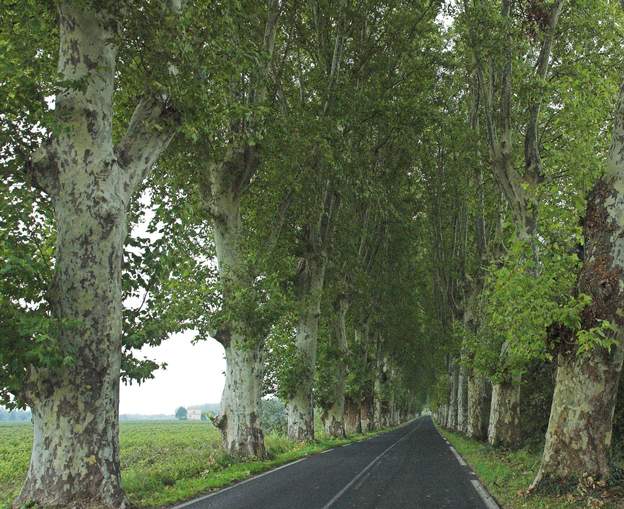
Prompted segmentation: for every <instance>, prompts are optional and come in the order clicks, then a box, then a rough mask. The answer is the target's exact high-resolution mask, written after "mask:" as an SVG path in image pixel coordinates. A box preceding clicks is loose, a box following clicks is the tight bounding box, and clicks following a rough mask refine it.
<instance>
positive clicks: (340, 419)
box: [323, 296, 349, 437]
mask: <svg viewBox="0 0 624 509" xmlns="http://www.w3.org/2000/svg"><path fill="white" fill-rule="evenodd" d="M348 308H349V304H348V301H347V299H346V297H345V296H341V297H340V298H339V299H338V302H337V310H336V312H337V319H336V327H335V337H336V339H337V358H336V360H335V362H336V364H337V366H336V368H337V369H336V386H335V389H336V390H335V395H334V401H333V403H332V405H331V407H330V408H329V409H328V410H327V411H326V412H325V415H324V419H323V421H324V425H325V432H326V433H327V434H328V435H329V436H332V437H344V436H345V427H344V412H345V389H346V385H347V384H346V375H347V373H346V372H347V364H346V362H347V354H348V344H347V322H346V318H347V310H348Z"/></svg>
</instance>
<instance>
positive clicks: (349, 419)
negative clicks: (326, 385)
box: [344, 397, 362, 435]
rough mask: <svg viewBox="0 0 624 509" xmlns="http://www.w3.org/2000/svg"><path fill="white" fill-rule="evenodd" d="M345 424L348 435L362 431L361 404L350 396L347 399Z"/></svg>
mask: <svg viewBox="0 0 624 509" xmlns="http://www.w3.org/2000/svg"><path fill="white" fill-rule="evenodd" d="M344 424H345V431H346V433H347V435H353V434H355V433H362V421H361V413H360V405H359V403H358V402H356V401H354V400H353V399H352V398H350V397H347V398H346V399H345V420H344Z"/></svg>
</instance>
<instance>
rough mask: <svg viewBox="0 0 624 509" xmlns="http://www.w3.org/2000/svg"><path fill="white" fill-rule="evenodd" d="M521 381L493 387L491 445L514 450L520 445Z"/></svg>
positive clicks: (489, 434)
mask: <svg viewBox="0 0 624 509" xmlns="http://www.w3.org/2000/svg"><path fill="white" fill-rule="evenodd" d="M519 422H520V379H519V377H516V379H515V380H511V381H503V382H500V383H496V384H493V385H492V403H491V408H490V422H489V426H488V442H489V443H490V445H494V446H500V447H508V448H513V447H517V446H518V444H519V443H520V439H521V437H520V426H519Z"/></svg>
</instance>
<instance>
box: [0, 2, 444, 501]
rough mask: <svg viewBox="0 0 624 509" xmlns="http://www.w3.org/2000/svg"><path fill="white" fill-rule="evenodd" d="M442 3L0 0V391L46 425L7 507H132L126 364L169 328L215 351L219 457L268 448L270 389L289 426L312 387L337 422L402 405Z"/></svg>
mask: <svg viewBox="0 0 624 509" xmlns="http://www.w3.org/2000/svg"><path fill="white" fill-rule="evenodd" d="M438 8H439V5H438V3H437V2H433V3H431V2H422V3H421V2H413V1H409V2H406V1H398V0H391V1H388V2H381V3H380V2H377V1H375V2H373V1H370V2H358V3H357V4H356V3H352V2H347V1H344V2H343V1H341V2H329V1H311V2H282V1H279V0H268V1H266V2H251V1H246V0H242V1H236V2H226V3H223V2H190V1H189V2H185V1H181V0H177V1H176V0H168V1H145V2H130V1H128V2H126V1H123V2H119V1H117V0H115V1H108V0H104V1H102V0H97V1H95V0H63V1H60V2H50V3H46V2H38V1H32V2H14V3H9V4H7V5H4V6H3V9H4V12H3V16H2V20H1V23H2V30H1V33H2V36H1V37H2V39H1V40H2V46H3V48H4V49H5V53H6V58H3V61H2V64H0V65H2V67H1V75H2V85H3V89H2V90H3V94H4V99H5V101H3V103H4V104H6V105H7V107H6V110H5V111H3V113H2V115H1V116H0V121H1V123H2V130H1V131H0V132H1V136H2V147H3V148H2V150H3V152H2V164H3V168H4V173H3V175H2V179H1V184H0V185H1V186H2V190H1V194H0V195H1V197H2V199H1V200H0V207H1V212H0V217H1V221H2V223H1V225H0V240H1V242H0V256H1V257H2V261H3V268H2V272H1V274H2V276H1V278H0V285H1V288H0V295H1V297H0V298H2V305H1V306H0V309H1V311H0V328H1V334H0V336H1V337H2V338H3V339H2V348H1V349H0V366H1V369H2V384H1V389H0V396H1V397H2V402H3V403H4V404H6V405H9V406H24V405H27V406H28V407H30V408H31V409H32V415H33V424H34V428H35V433H34V437H35V440H34V444H33V450H32V457H31V462H30V468H29V471H28V475H27V478H26V481H25V484H24V487H23V489H22V492H21V495H20V496H19V498H18V500H17V501H16V502H15V504H16V506H19V505H20V504H24V503H30V502H34V503H37V504H39V505H40V506H43V507H52V506H54V507H59V506H62V507H84V506H85V505H88V506H89V507H115V508H120V507H125V506H126V505H127V503H126V500H125V496H124V494H123V491H122V489H121V483H120V467H119V440H118V420H119V415H118V406H119V384H120V380H125V381H131V380H136V381H139V382H140V381H142V380H144V379H146V378H149V377H150V376H152V373H153V371H154V370H155V369H156V368H158V366H157V365H156V364H154V363H153V362H152V361H150V360H148V359H140V358H136V357H135V355H134V352H136V350H137V349H138V348H140V347H141V346H143V345H156V344H158V343H159V342H161V341H162V340H164V339H166V338H167V337H168V336H169V335H170V334H171V333H172V332H175V331H179V330H183V329H195V330H196V331H197V339H198V340H202V339H208V338H215V339H216V340H217V341H219V342H220V343H221V344H222V345H223V347H224V349H225V354H226V360H227V370H226V383H225V389H224V393H223V399H222V402H221V411H220V415H219V416H218V417H217V418H216V419H215V423H216V424H217V425H218V426H219V428H220V429H221V431H222V434H223V439H224V447H225V448H226V449H227V450H228V451H229V452H230V453H232V454H233V455H237V456H241V457H246V456H254V457H262V456H264V454H265V449H264V439H263V432H262V429H261V426H260V419H259V410H260V401H261V397H262V396H263V394H265V393H266V392H271V393H277V394H278V395H280V397H282V398H283V399H284V400H285V401H286V402H287V413H288V422H287V432H288V435H289V436H290V437H291V438H293V439H295V440H310V439H313V438H314V433H315V430H314V412H315V409H316V408H318V409H320V410H321V412H322V416H321V417H322V420H323V422H324V426H325V428H326V430H327V432H328V433H330V434H331V435H334V436H342V435H344V434H345V433H347V432H351V431H356V430H359V429H372V428H373V427H374V426H386V425H390V424H394V423H397V422H399V421H400V420H404V419H406V418H407V416H408V415H412V414H414V413H415V411H416V409H417V406H418V404H419V401H420V402H422V401H423V400H424V396H423V395H422V394H424V392H423V393H421V395H420V397H419V395H418V394H416V393H415V391H413V390H412V388H413V387H415V386H421V387H424V386H425V385H424V384H423V383H421V381H420V379H421V378H423V377H424V378H426V377H427V376H431V375H432V366H433V364H431V363H429V365H427V364H428V363H427V361H428V359H429V357H430V356H431V354H429V353H428V352H426V351H425V348H424V347H423V345H422V343H419V342H417V341H416V340H414V338H415V336H416V335H417V332H418V330H419V329H420V328H421V324H422V320H423V310H422V302H421V300H422V296H421V295H420V294H419V293H418V292H417V288H416V287H415V286H414V285H413V284H412V279H413V274H414V273H416V272H418V271H421V270H423V269H422V268H421V267H420V265H419V263H420V258H421V253H422V251H421V248H420V247H419V244H418V242H417V239H418V237H419V235H420V230H421V229H422V228H424V225H426V222H427V219H426V218H425V217H423V216H422V215H420V204H419V201H420V199H421V198H420V197H421V194H422V188H421V185H420V181H421V179H422V176H421V174H420V171H416V170H415V169H413V167H414V161H415V160H416V158H417V157H419V153H420V152H421V151H423V155H424V152H425V151H424V147H423V140H422V137H423V136H425V134H426V130H427V126H428V119H427V117H428V116H429V115H431V111H430V106H431V105H432V104H434V100H435V93H434V90H435V89H436V83H437V82H438V81H439V80H440V77H439V76H438V72H439V64H438V63H437V59H438V57H439V55H440V51H441V48H442V46H443V44H444V41H443V37H442V34H441V30H440V27H439V26H438V25H437V24H436V23H435V18H436V15H437V14H438ZM436 108H437V107H436ZM417 147H418V148H417ZM426 164H429V162H427V163H426ZM423 353H424V354H423ZM419 365H423V366H424V367H425V368H424V370H423V371H422V372H421V371H420V370H418V369H416V368H417V366H419Z"/></svg>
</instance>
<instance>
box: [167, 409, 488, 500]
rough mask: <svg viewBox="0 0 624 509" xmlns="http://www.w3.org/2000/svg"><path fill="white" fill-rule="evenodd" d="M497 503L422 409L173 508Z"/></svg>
mask: <svg viewBox="0 0 624 509" xmlns="http://www.w3.org/2000/svg"><path fill="white" fill-rule="evenodd" d="M247 508H249V509H330V508H331V509H346V508H354V509H355V508H357V509H373V508H374V509H390V508H399V509H401V508H422V509H438V508H439V509H442V508H445V509H497V508H498V506H497V505H496V503H495V502H494V501H493V500H492V499H491V497H490V496H489V495H488V494H487V492H485V490H484V489H483V488H482V487H481V485H480V484H479V482H478V481H477V480H476V477H475V476H474V474H473V473H472V472H471V470H470V468H469V467H468V466H467V465H466V464H465V463H464V462H463V460H462V459H461V457H459V456H458V455H457V453H456V452H455V451H454V450H453V449H452V448H451V447H450V445H449V444H448V443H447V442H446V441H445V440H444V438H442V437H441V436H440V434H439V433H438V432H437V430H436V429H435V427H434V425H433V422H432V421H431V418H429V417H421V418H419V419H416V420H414V421H412V422H410V423H408V424H406V425H405V426H403V427H401V428H399V429H397V430H394V431H391V432H389V433H384V434H382V435H378V436H376V437H374V438H371V439H369V440H366V441H363V442H357V443H353V444H350V445H347V446H344V447H337V448H335V449H331V450H329V451H325V452H324V453H321V454H318V455H315V456H309V457H307V458H303V459H301V460H299V461H295V462H293V463H289V464H287V465H284V466H282V467H280V468H277V469H275V470H271V471H270V472H266V473H264V474H260V475H259V476H256V477H253V478H251V479H249V480H247V481H243V482H240V483H238V484H236V485H234V486H231V487H229V488H225V489H223V490H220V491H218V492H215V493H212V494H209V495H206V496H204V497H200V498H198V499H195V500H192V501H190V502H186V503H184V504H181V505H178V506H176V507H175V508H174V509H247Z"/></svg>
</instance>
